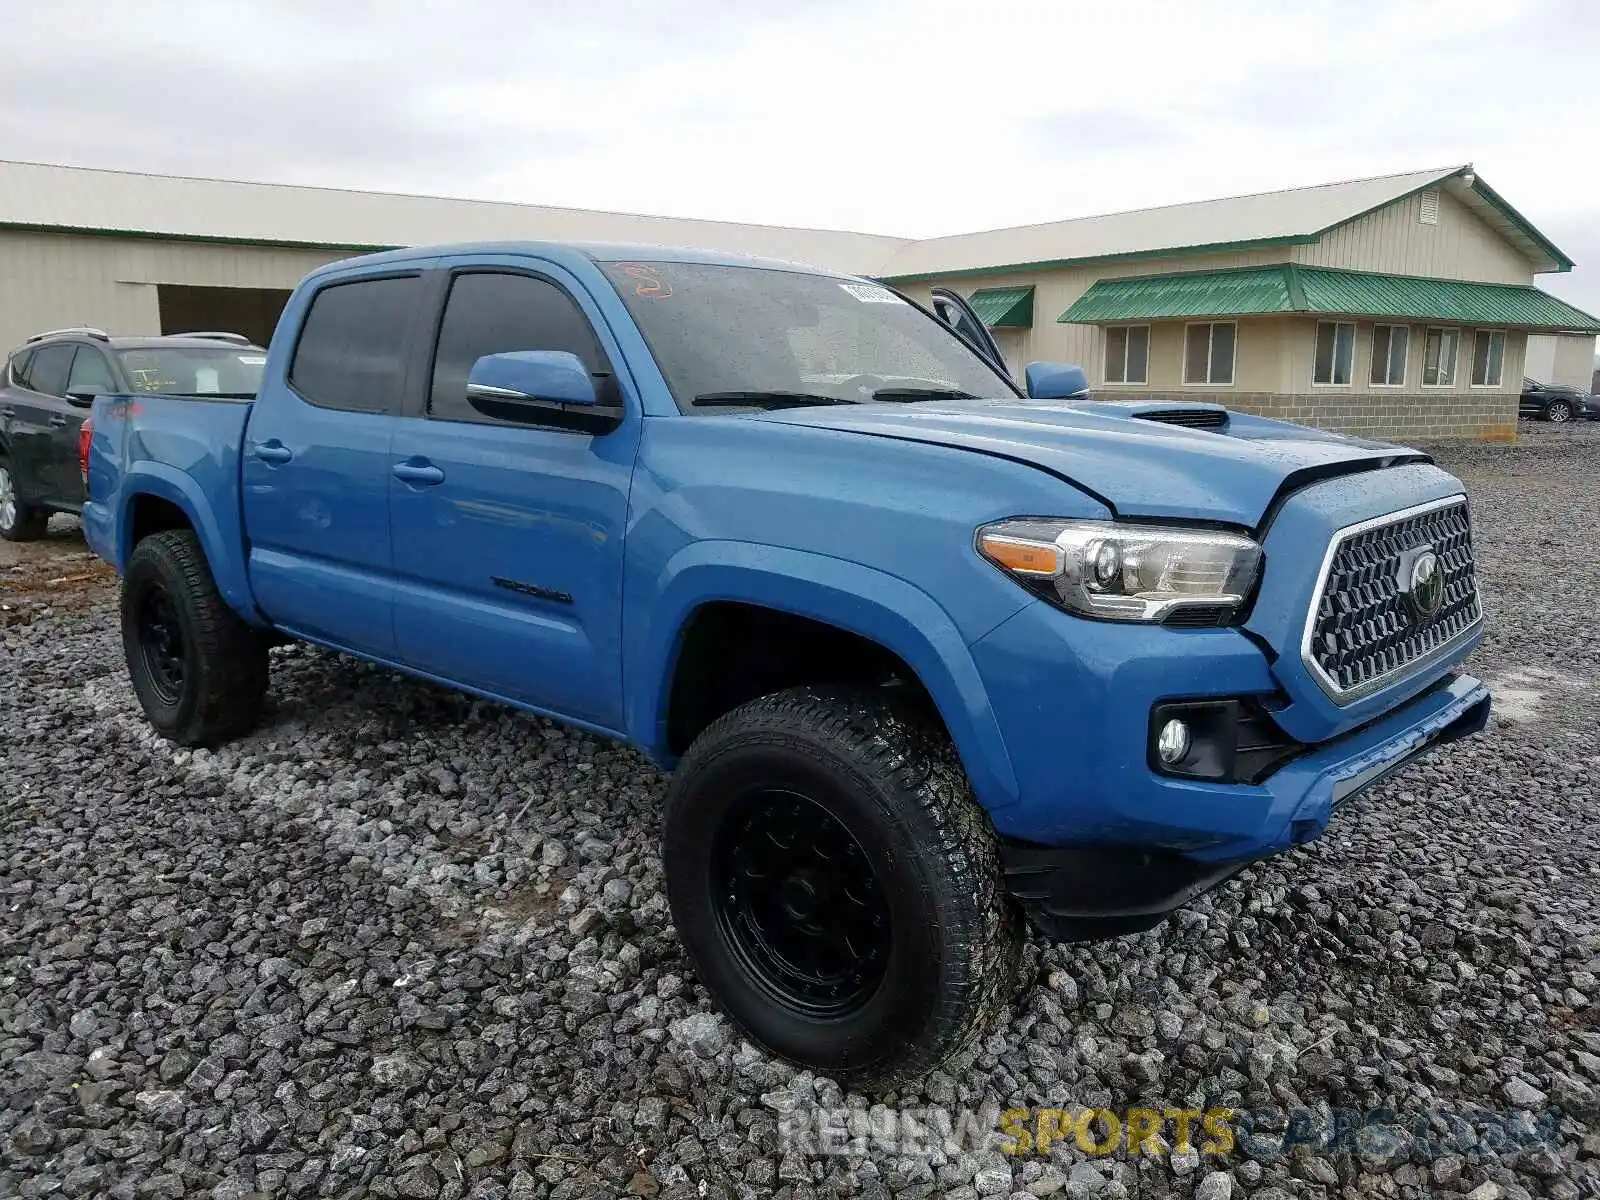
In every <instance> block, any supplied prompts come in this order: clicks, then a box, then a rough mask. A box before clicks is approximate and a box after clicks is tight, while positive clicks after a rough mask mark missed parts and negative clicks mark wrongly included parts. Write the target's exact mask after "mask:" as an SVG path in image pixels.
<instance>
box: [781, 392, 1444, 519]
mask: <svg viewBox="0 0 1600 1200" xmlns="http://www.w3.org/2000/svg"><path fill="white" fill-rule="evenodd" d="M1174 417H1177V418H1178V419H1183V420H1189V421H1196V420H1204V421H1210V422H1220V423H1218V424H1217V425H1216V427H1214V428H1192V427H1189V426H1186V425H1179V424H1173V423H1171V422H1172V420H1173V419H1174ZM755 419H756V420H762V421H777V422H781V423H784V424H788V425H805V426H811V427H814V428H819V429H831V430H837V431H839V432H845V433H859V434H863V435H867V436H871V437H882V438H893V439H897V440H901V441H913V442H927V443H931V444H933V445H936V446H952V447H956V448H959V449H963V450H971V451H974V452H976V453H981V454H989V455H993V456H996V457H1000V458H1008V459H1011V460H1013V461H1015V462H1020V463H1026V464H1028V465H1030V466H1034V467H1038V468H1039V469H1040V470H1043V471H1047V472H1049V473H1050V474H1052V475H1055V476H1058V477H1059V478H1061V479H1063V480H1065V481H1067V482H1068V483H1071V484H1073V485H1074V486H1075V487H1077V488H1079V489H1080V490H1082V491H1084V492H1087V493H1089V494H1090V495H1092V496H1094V497H1095V498H1096V499H1098V500H1099V501H1101V502H1102V503H1103V504H1105V505H1106V506H1107V507H1109V508H1110V509H1111V510H1112V512H1113V513H1115V514H1116V515H1118V516H1126V517H1168V518H1182V519H1188V520H1197V521H1218V522H1225V523H1227V524H1230V525H1239V526H1244V527H1246V528H1250V529H1254V528H1256V527H1257V526H1258V525H1260V524H1261V522H1262V518H1263V517H1264V516H1266V514H1267V513H1268V511H1269V510H1270V509H1271V507H1272V502H1273V500H1274V498H1275V497H1276V496H1277V495H1278V493H1279V492H1280V491H1283V490H1285V489H1286V488H1293V487H1298V486H1302V485H1304V484H1306V483H1310V482H1313V481H1315V480H1317V479H1325V478H1329V477H1331V476H1334V475H1343V474H1350V473H1354V472H1357V471H1368V470H1376V469H1378V468H1381V467H1386V466H1392V465H1394V464H1395V463H1400V462H1429V461H1431V460H1430V459H1429V458H1428V456H1427V455H1425V454H1421V453H1419V452H1417V451H1415V450H1407V449H1404V448H1402V447H1398V446H1390V445H1386V444H1384V443H1381V442H1370V441H1365V440H1363V439H1360V438H1354V437H1349V436H1346V435H1344V434H1338V433H1329V432H1325V431H1323V430H1320V429H1308V428H1306V427H1305V426H1302V425H1290V424H1288V423H1286V422H1283V421H1272V420H1268V419H1266V418H1263V417H1253V416H1249V415H1248V414H1245V413H1237V412H1230V411H1228V410H1227V409H1224V408H1220V407H1218V406H1216V405H1207V404H1163V403H1160V402H1150V401H1146V402H1135V403H1118V402H1112V401H1101V400H1093V401H1086V402H1081V403H1076V404H1067V403H1062V402H1059V401H1030V400H997V401H977V400H969V401H961V402H958V403H926V402H924V403H917V404H891V403H880V404H862V405H851V406H842V405H841V406H837V407H831V406H830V407H815V408H795V409H786V410H780V411H777V412H769V413H762V414H760V415H759V416H758V417H756V418H755ZM1040 515H1044V514H1040Z"/></svg>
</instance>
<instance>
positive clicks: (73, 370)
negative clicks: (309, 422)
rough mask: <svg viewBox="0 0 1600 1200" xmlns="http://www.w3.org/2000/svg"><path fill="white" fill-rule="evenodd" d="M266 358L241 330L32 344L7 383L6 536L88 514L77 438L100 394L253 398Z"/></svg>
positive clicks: (2, 496)
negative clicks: (54, 518)
mask: <svg viewBox="0 0 1600 1200" xmlns="http://www.w3.org/2000/svg"><path fill="white" fill-rule="evenodd" d="M266 356H267V352H266V351H265V350H263V349H262V348H261V347H260V346H257V345H255V344H254V343H253V342H251V341H250V339H249V338H247V337H244V336H243V335H241V334H237V333H184V334H175V335H171V336H167V337H115V338H114V337H110V336H108V335H107V334H105V333H103V332H102V331H101V330H98V329H56V330H52V331H51V332H49V333H40V334H36V335H34V336H33V337H31V338H29V339H28V340H27V342H26V343H24V344H23V346H22V347H21V348H19V349H18V350H16V351H14V352H13V353H12V355H11V357H10V359H8V360H7V362H6V366H5V374H4V377H3V378H0V537H3V538H5V539H7V540H8V541H13V542H25V541H30V540H32V539H34V538H37V537H40V536H41V535H43V533H44V530H45V525H46V524H47V523H48V522H49V520H50V514H51V513H53V512H65V513H76V512H77V511H78V510H79V509H80V508H82V507H83V477H82V474H81V473H80V468H79V466H78V435H79V432H80V431H81V429H82V426H83V419H84V417H85V416H86V415H87V413H88V410H89V408H90V406H91V405H93V404H94V398H95V397H96V396H104V395H122V394H133V395H137V394H139V393H140V392H162V393H165V394H167V395H190V396H240V397H253V396H254V395H255V394H256V389H257V387H258V386H259V384H260V382H261V370H262V367H263V366H264V365H265V364H266V361H267V357H266Z"/></svg>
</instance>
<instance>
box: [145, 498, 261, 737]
mask: <svg viewBox="0 0 1600 1200" xmlns="http://www.w3.org/2000/svg"><path fill="white" fill-rule="evenodd" d="M122 647H123V652H124V654H125V655H126V657H127V660H128V675H129V677H130V678H131V679H132V681H133V690H134V692H135V694H137V695H138V697H139V703H140V705H141V706H142V707H143V708H144V713H145V716H146V717H147V718H148V719H149V721H150V724H151V725H153V726H155V728H156V731H157V732H158V733H160V734H162V735H163V736H164V737H167V738H169V739H171V740H172V741H174V742H176V743H178V744H179V745H180V746H213V745H216V744H217V743H219V742H223V741H226V740H228V739H229V738H232V737H237V736H238V735H240V734H243V733H247V732H249V731H250V730H251V729H253V728H254V727H255V725H256V723H257V721H259V720H260V717H261V706H262V703H263V701H264V700H265V698H266V694H267V648H266V642H265V640H264V639H263V638H262V637H261V636H260V635H259V634H258V633H257V632H256V631H255V630H254V629H252V628H251V627H250V626H249V625H246V624H245V623H244V622H243V621H242V620H240V619H239V616H238V614H236V613H235V612H234V611H233V610H232V609H231V608H229V607H228V605H227V602H226V601H224V600H223V599H222V596H221V594H220V593H219V592H218V591H217V585H216V581H215V580H214V579H213V578H212V576H211V568H210V567H209V566H208V565H207V563H206V558H205V554H204V552H203V551H202V550H201V549H200V541H199V539H198V538H196V537H195V535H194V534H193V533H192V532H190V531H189V530H186V529H183V530H169V531H167V532H165V533H157V534H152V535H151V536H150V537H147V538H145V539H144V540H143V541H142V542H140V543H139V544H138V546H136V547H135V548H134V551H133V555H132V557H131V558H130V559H129V560H128V570H127V573H126V574H125V575H124V576H123V580H122Z"/></svg>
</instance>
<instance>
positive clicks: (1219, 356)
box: [1183, 321, 1238, 385]
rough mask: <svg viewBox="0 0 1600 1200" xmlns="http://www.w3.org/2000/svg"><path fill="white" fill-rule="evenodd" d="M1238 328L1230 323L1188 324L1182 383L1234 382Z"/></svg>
mask: <svg viewBox="0 0 1600 1200" xmlns="http://www.w3.org/2000/svg"><path fill="white" fill-rule="evenodd" d="M1237 340H1238V326H1237V325H1235V324H1234V323H1233V322H1232V321H1212V322H1210V323H1208V324H1204V325H1191V326H1189V328H1188V330H1187V339H1186V341H1185V344H1184V348H1183V381H1184V382H1185V383H1202V384H1204V383H1209V384H1213V385H1218V384H1221V385H1227V384H1231V383H1232V382H1233V351H1234V343H1235V342H1236V341H1237Z"/></svg>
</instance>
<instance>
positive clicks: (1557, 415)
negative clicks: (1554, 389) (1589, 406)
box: [1544, 400, 1572, 425]
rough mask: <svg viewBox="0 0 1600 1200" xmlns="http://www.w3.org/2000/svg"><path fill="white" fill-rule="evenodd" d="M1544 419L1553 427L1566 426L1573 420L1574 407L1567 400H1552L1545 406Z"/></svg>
mask: <svg viewBox="0 0 1600 1200" xmlns="http://www.w3.org/2000/svg"><path fill="white" fill-rule="evenodd" d="M1544 419H1545V420H1546V421H1549V422H1550V423H1551V424H1552V425H1565V424H1566V423H1567V422H1568V421H1570V420H1572V405H1570V404H1568V403H1567V402H1566V401H1565V400H1552V401H1550V403H1549V404H1547V405H1545V409H1544Z"/></svg>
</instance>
